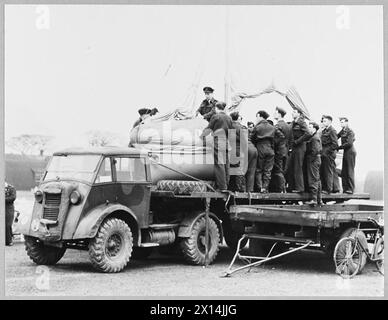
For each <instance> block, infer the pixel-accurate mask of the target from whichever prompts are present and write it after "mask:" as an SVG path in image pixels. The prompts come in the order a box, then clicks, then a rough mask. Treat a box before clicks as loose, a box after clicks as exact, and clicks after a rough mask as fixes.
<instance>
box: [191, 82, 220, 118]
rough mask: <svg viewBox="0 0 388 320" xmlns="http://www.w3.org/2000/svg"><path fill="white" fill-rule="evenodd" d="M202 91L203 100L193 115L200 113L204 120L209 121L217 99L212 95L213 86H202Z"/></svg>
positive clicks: (213, 112)
mask: <svg viewBox="0 0 388 320" xmlns="http://www.w3.org/2000/svg"><path fill="white" fill-rule="evenodd" d="M203 92H204V93H205V100H203V101H202V103H201V105H200V106H199V108H198V110H197V112H196V114H195V116H198V114H201V115H202V116H203V118H204V119H205V120H207V121H210V119H211V117H212V116H213V115H214V114H215V105H216V103H217V102H218V101H217V100H216V99H214V97H213V92H214V89H213V88H210V87H205V88H203Z"/></svg>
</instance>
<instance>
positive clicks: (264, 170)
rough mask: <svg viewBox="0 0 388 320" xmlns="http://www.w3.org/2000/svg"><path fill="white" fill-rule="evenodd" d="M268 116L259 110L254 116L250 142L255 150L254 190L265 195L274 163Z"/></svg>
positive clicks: (272, 130)
mask: <svg viewBox="0 0 388 320" xmlns="http://www.w3.org/2000/svg"><path fill="white" fill-rule="evenodd" d="M268 117H269V114H268V113H267V112H266V111H264V110H260V111H259V112H257V114H256V118H257V124H256V126H255V127H254V129H253V131H252V135H251V139H252V142H253V143H254V144H255V145H256V148H257V154H258V157H257V168H256V189H257V191H259V192H262V193H267V192H268V187H269V183H270V181H271V172H272V168H273V163H274V156H275V152H274V149H273V148H274V137H275V127H274V126H273V125H271V124H270V123H268V121H267V119H268Z"/></svg>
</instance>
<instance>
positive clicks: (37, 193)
mask: <svg viewBox="0 0 388 320" xmlns="http://www.w3.org/2000/svg"><path fill="white" fill-rule="evenodd" d="M34 196H35V200H36V201H37V202H38V203H42V201H43V192H42V190H39V189H38V190H36V191H35V193H34Z"/></svg>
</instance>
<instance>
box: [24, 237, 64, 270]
mask: <svg viewBox="0 0 388 320" xmlns="http://www.w3.org/2000/svg"><path fill="white" fill-rule="evenodd" d="M24 244H25V247H26V251H27V255H28V256H29V257H30V259H31V260H32V261H34V262H35V263H36V264H41V265H53V264H56V263H57V262H58V261H59V260H61V258H62V257H63V255H64V254H65V251H66V248H59V247H53V246H47V245H45V244H44V243H43V242H42V241H40V240H39V239H37V238H34V237H30V236H24Z"/></svg>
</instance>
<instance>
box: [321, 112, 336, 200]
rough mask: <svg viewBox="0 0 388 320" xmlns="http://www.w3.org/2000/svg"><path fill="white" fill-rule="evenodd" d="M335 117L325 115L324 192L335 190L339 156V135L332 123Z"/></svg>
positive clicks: (323, 145) (322, 137)
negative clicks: (336, 159) (336, 161)
mask: <svg viewBox="0 0 388 320" xmlns="http://www.w3.org/2000/svg"><path fill="white" fill-rule="evenodd" d="M332 121H333V118H332V117H331V116H328V115H324V116H323V122H322V124H323V130H322V135H321V142H322V165H321V179H322V193H324V194H328V193H332V191H333V185H334V184H333V183H334V174H335V173H334V172H335V170H336V164H335V158H336V156H337V148H338V141H337V140H338V137H337V132H336V131H335V129H334V128H333V126H332V125H331V123H332Z"/></svg>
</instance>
